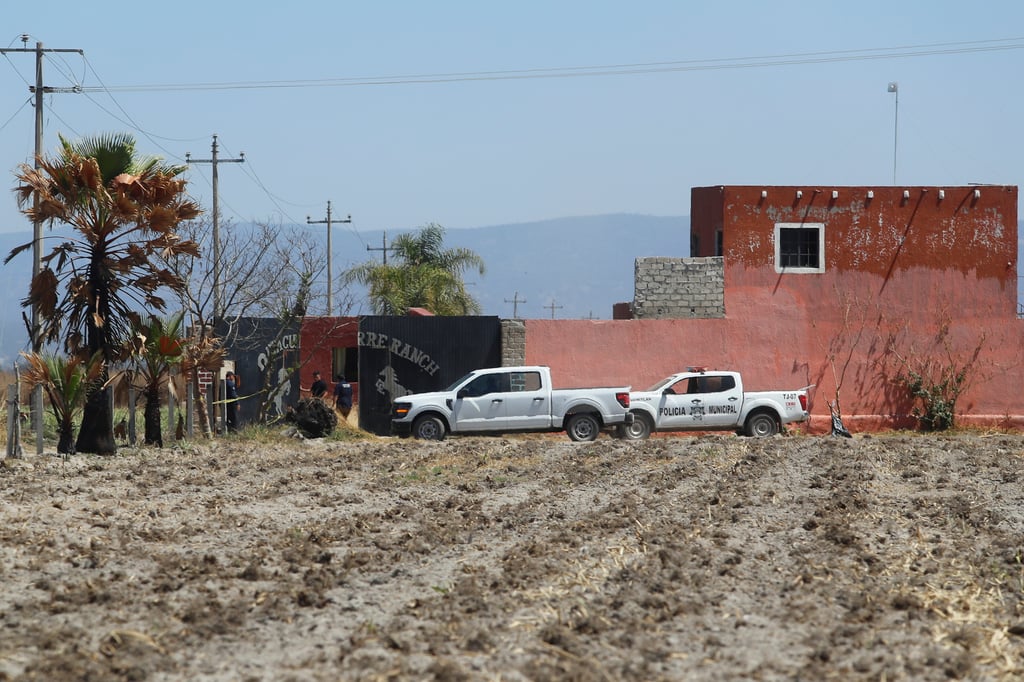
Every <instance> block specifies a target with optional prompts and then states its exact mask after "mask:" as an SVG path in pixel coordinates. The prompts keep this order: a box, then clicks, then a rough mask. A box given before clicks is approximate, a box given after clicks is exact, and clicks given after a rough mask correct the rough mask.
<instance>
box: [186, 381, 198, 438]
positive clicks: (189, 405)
mask: <svg viewBox="0 0 1024 682" xmlns="http://www.w3.org/2000/svg"><path fill="white" fill-rule="evenodd" d="M195 409H196V406H195V396H193V395H192V382H191V381H189V382H187V383H186V384H185V433H187V434H188V437H189V439H191V438H192V437H193V436H195V417H194V416H193V414H194V411H195Z"/></svg>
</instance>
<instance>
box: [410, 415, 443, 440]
mask: <svg viewBox="0 0 1024 682" xmlns="http://www.w3.org/2000/svg"><path fill="white" fill-rule="evenodd" d="M444 431H445V429H444V422H443V421H441V419H440V418H438V417H435V416H434V415H432V414H426V415H423V416H422V417H419V418H417V419H416V421H415V422H413V424H412V435H413V436H415V437H416V438H421V439H423V440H444Z"/></svg>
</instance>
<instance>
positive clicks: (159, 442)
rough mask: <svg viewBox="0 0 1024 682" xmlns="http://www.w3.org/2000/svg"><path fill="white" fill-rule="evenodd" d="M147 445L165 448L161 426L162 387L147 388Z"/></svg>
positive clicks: (145, 441) (157, 385) (151, 386)
mask: <svg viewBox="0 0 1024 682" xmlns="http://www.w3.org/2000/svg"><path fill="white" fill-rule="evenodd" d="M145 419H146V437H145V440H144V441H143V442H144V443H145V444H146V445H156V446H157V447H159V448H162V447H163V446H164V439H163V433H162V432H161V425H160V385H159V384H156V385H150V386H147V387H146V411H145Z"/></svg>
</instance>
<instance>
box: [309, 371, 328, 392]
mask: <svg viewBox="0 0 1024 682" xmlns="http://www.w3.org/2000/svg"><path fill="white" fill-rule="evenodd" d="M309 392H310V393H312V394H313V397H314V398H323V397H324V396H325V395H327V382H326V381H324V380H323V379H321V378H320V372H313V385H312V386H310V387H309Z"/></svg>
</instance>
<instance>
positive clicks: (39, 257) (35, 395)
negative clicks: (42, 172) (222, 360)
mask: <svg viewBox="0 0 1024 682" xmlns="http://www.w3.org/2000/svg"><path fill="white" fill-rule="evenodd" d="M21 44H22V45H23V47H7V48H0V54H7V53H8V52H34V53H35V55H36V84H35V87H30V88H29V91H30V92H32V93H34V94H35V107H36V130H35V133H36V144H35V157H36V158H35V164H34V166H33V167H34V168H35V169H36V170H37V171H38V170H39V162H40V161H41V160H42V158H43V94H44V93H61V92H81V91H82V89H81V87H78V86H76V87H73V88H47V87H44V86H43V55H44V54H45V53H48V52H77V53H78V54H81V55H84V54H85V52H83V51H82V50H80V49H71V48H68V49H43V44H42V43H40V42H37V43H36V46H35V48H34V49H33V48H29V47H28V34H22V36H21ZM33 207H34V208H35V209H37V210H38V208H39V195H38V194H37V195H35V196H34V198H33ZM42 269H43V224H42V223H41V222H40V221H39V220H35V221H33V223H32V279H33V281H35V278H36V277H37V276H38V275H39V273H40V272H41V271H42ZM31 332H32V338H31V340H30V341H31V343H32V352H33V353H38V352H39V351H40V350H41V349H42V342H41V340H40V338H39V307H38V306H37V305H36V304H34V303H33V304H32V330H31ZM32 426H33V427H34V428H35V430H36V453H37V454H40V455H41V454H43V387H42V386H35V387H33V389H32Z"/></svg>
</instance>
